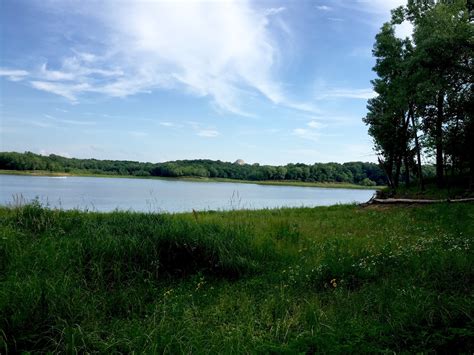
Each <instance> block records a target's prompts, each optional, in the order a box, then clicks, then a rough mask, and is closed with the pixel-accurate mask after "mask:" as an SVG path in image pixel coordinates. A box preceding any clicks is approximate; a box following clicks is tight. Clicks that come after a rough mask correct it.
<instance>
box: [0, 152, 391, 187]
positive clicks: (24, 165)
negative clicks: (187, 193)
mask: <svg viewBox="0 0 474 355" xmlns="http://www.w3.org/2000/svg"><path fill="white" fill-rule="evenodd" d="M53 166H54V169H53V168H52V167H53ZM0 169H5V170H18V171H22V170H49V171H62V172H70V173H74V172H78V173H80V172H89V173H93V174H110V175H132V176H161V177H187V176H192V177H202V178H208V177H211V178H227V179H238V180H250V181H290V180H291V181H303V182H324V183H326V182H344V183H350V184H361V182H362V180H364V179H365V178H368V179H370V180H372V181H375V182H376V184H377V185H384V184H385V178H384V174H383V172H382V170H381V169H380V168H379V167H378V166H377V165H376V164H373V163H362V162H350V163H344V164H338V163H327V164H322V163H315V164H314V165H306V164H288V165H286V166H268V165H262V166H261V165H258V164H253V165H249V164H244V165H239V164H233V163H228V162H222V161H220V160H217V161H213V160H204V159H203V160H178V161H174V162H166V163H158V164H152V163H138V162H131V161H114V160H95V159H74V158H64V157H60V156H58V155H49V156H42V155H38V154H34V153H31V152H26V153H16V152H1V153H0Z"/></svg>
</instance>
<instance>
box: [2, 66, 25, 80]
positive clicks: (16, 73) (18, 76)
mask: <svg viewBox="0 0 474 355" xmlns="http://www.w3.org/2000/svg"><path fill="white" fill-rule="evenodd" d="M28 74H29V73H28V72H27V71H26V70H16V69H8V68H0V76H5V77H7V79H8V80H10V81H20V80H23V79H24V78H25V77H26V76H28Z"/></svg>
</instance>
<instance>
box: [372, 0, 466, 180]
mask: <svg viewBox="0 0 474 355" xmlns="http://www.w3.org/2000/svg"><path fill="white" fill-rule="evenodd" d="M468 3H469V2H467V1H466V0H453V1H451V0H450V1H445V0H438V1H421V0H409V1H408V4H407V5H406V6H405V7H399V8H397V9H395V10H394V11H392V20H391V22H389V23H385V24H384V25H383V27H382V28H381V30H380V33H379V34H378V35H377V36H376V40H375V44H374V50H373V54H374V56H375V57H376V65H375V66H374V68H373V69H374V71H375V72H376V73H377V76H378V78H377V79H375V80H374V81H373V85H374V90H375V91H376V92H377V93H378V96H377V97H375V98H373V99H370V100H369V102H368V106H367V108H368V114H367V116H366V117H365V118H364V122H365V123H366V124H367V125H368V126H369V134H370V135H371V136H372V137H373V138H374V143H375V148H376V149H377V151H378V152H379V155H380V162H381V163H382V165H383V167H384V170H385V172H386V174H387V179H388V182H389V185H391V186H392V187H398V184H399V181H398V180H399V178H400V175H401V174H403V175H404V177H405V182H406V184H407V185H408V183H409V181H410V176H416V177H417V178H418V180H419V181H422V179H423V177H424V175H423V169H422V167H421V155H422V154H423V153H424V155H425V156H426V157H427V158H430V159H431V158H434V161H435V163H436V164H435V167H436V178H437V183H438V187H442V186H443V185H444V183H445V182H446V181H445V176H446V175H450V176H456V175H460V176H469V178H470V183H471V185H472V186H474V153H473V152H474V146H473V144H474V143H473V142H474V139H473V138H474V136H473V134H474V116H473V109H472V107H473V105H472V102H473V92H474V91H473V90H472V83H473V73H474V68H473V63H474V61H473V57H474V25H473V23H472V18H471V17H472V8H469V6H470V5H469V4H468ZM403 21H409V22H411V24H412V25H413V26H414V33H413V38H405V39H400V38H397V37H396V36H395V31H394V26H395V25H398V24H400V23H402V22H403ZM420 132H421V133H422V134H421V135H420ZM415 159H416V160H417V162H416V163H415ZM402 165H403V166H404V168H402ZM410 172H411V174H410ZM413 172H415V173H413ZM421 187H423V184H421Z"/></svg>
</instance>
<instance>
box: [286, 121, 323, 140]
mask: <svg viewBox="0 0 474 355" xmlns="http://www.w3.org/2000/svg"><path fill="white" fill-rule="evenodd" d="M324 127H326V124H324V123H321V122H319V121H316V120H311V121H309V122H308V123H307V124H306V127H304V128H295V129H293V132H292V133H293V135H295V136H297V137H299V138H302V139H307V140H310V141H314V142H317V141H319V139H320V137H321V132H320V130H321V129H322V128H324Z"/></svg>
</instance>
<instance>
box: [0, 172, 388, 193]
mask: <svg viewBox="0 0 474 355" xmlns="http://www.w3.org/2000/svg"><path fill="white" fill-rule="evenodd" d="M0 175H28V176H56V177H62V176H64V177H67V176H80V177H102V178H122V179H123V178H127V179H158V180H168V181H170V180H171V181H191V182H229V183H240V184H256V185H274V186H299V187H321V188H331V189H335V188H336V189H354V190H381V189H383V188H385V186H362V185H356V184H349V183H344V182H306V181H293V180H289V181H285V180H264V181H253V180H238V179H226V178H206V177H196V176H182V177H163V176H134V175H113V174H93V173H77V172H73V173H66V172H59V171H46V170H1V169H0Z"/></svg>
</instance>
